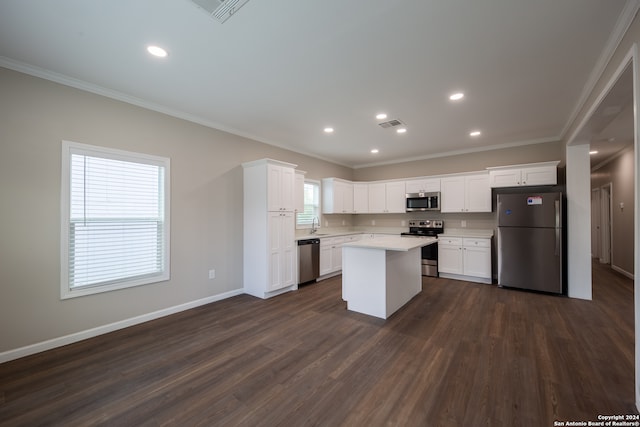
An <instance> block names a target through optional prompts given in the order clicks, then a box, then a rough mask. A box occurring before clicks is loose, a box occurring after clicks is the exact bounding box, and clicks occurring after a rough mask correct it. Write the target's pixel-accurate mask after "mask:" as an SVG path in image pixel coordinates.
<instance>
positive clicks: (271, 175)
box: [267, 165, 282, 212]
mask: <svg viewBox="0 0 640 427" xmlns="http://www.w3.org/2000/svg"><path fill="white" fill-rule="evenodd" d="M267 210H268V211H270V212H275V211H281V210H282V167H281V166H275V165H267Z"/></svg>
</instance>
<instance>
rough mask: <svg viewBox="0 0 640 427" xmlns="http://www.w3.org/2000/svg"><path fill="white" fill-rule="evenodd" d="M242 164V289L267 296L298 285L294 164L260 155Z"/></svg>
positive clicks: (263, 296) (252, 293) (251, 293)
mask: <svg viewBox="0 0 640 427" xmlns="http://www.w3.org/2000/svg"><path fill="white" fill-rule="evenodd" d="M242 167H243V173H244V209H243V210H244V238H243V243H244V248H243V266H244V267H243V268H244V292H245V293H247V294H249V295H253V296H256V297H258V298H269V297H272V296H275V295H278V294H281V293H284V292H288V291H290V290H294V289H296V287H297V286H296V276H297V272H296V259H297V254H296V251H297V246H296V242H295V212H294V210H295V206H294V205H295V203H294V188H295V167H296V165H294V164H291V163H285V162H280V161H277V160H271V159H261V160H256V161H253V162H248V163H243V164H242Z"/></svg>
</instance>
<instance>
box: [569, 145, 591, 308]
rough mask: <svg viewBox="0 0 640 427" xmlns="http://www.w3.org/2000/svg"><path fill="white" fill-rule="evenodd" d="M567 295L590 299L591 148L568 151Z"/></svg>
mask: <svg viewBox="0 0 640 427" xmlns="http://www.w3.org/2000/svg"><path fill="white" fill-rule="evenodd" d="M567 171H568V172H569V173H568V174H567V216H568V218H569V220H568V221H567V228H568V230H567V240H568V242H567V281H568V285H567V294H568V295H569V296H570V297H572V298H581V299H587V300H590V299H591V182H590V179H589V177H590V174H591V170H590V164H589V144H583V145H573V146H568V147H567Z"/></svg>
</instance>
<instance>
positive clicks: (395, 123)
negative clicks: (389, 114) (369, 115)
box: [378, 119, 404, 129]
mask: <svg viewBox="0 0 640 427" xmlns="http://www.w3.org/2000/svg"><path fill="white" fill-rule="evenodd" d="M378 124H379V125H380V127H383V128H385V129H386V128H393V127H396V126H403V125H404V123H402V122H401V121H400V120H398V119H393V120H388V121H386V122H382V123H378Z"/></svg>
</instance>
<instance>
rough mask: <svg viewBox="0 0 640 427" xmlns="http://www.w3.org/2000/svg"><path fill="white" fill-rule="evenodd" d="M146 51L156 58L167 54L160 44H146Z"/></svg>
mask: <svg viewBox="0 0 640 427" xmlns="http://www.w3.org/2000/svg"><path fill="white" fill-rule="evenodd" d="M147 52H149V53H150V54H151V55H153V56H157V57H158V58H164V57H166V56H167V51H166V50H164V49H163V48H161V47H160V46H147Z"/></svg>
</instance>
